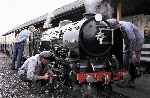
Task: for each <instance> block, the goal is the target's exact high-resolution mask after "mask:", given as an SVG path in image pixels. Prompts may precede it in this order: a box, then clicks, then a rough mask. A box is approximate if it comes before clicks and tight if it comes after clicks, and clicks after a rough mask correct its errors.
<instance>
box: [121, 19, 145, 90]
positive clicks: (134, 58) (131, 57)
mask: <svg viewBox="0 0 150 98" xmlns="http://www.w3.org/2000/svg"><path fill="white" fill-rule="evenodd" d="M119 24H120V25H121V30H122V31H123V32H124V33H123V34H124V37H125V38H124V41H125V55H124V57H123V58H124V64H125V65H126V66H129V74H130V77H131V78H130V80H129V86H130V87H134V82H135V79H136V77H137V73H136V66H137V65H139V64H140V56H141V49H142V46H143V43H144V33H143V32H140V31H139V30H138V28H137V27H136V26H135V25H134V24H132V23H131V22H126V21H120V22H119Z"/></svg>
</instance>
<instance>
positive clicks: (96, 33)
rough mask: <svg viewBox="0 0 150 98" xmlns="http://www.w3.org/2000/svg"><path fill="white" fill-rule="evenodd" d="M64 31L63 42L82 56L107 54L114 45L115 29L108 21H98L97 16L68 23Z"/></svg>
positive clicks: (73, 51) (72, 51) (74, 52)
mask: <svg viewBox="0 0 150 98" xmlns="http://www.w3.org/2000/svg"><path fill="white" fill-rule="evenodd" d="M68 29H69V30H68ZM62 32H63V44H64V45H65V46H66V47H68V48H69V49H70V52H71V53H73V54H76V55H78V56H80V57H81V55H82V56H90V57H100V56H105V55H107V54H108V53H109V52H110V50H111V48H112V45H113V29H111V28H110V26H109V24H108V23H107V22H106V21H96V19H95V17H91V18H90V19H83V20H81V21H79V22H76V23H72V24H69V25H66V26H64V28H63V29H62Z"/></svg>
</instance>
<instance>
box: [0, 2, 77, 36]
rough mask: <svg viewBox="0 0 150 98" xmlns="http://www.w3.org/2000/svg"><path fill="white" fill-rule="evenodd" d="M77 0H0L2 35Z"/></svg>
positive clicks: (0, 31)
mask: <svg viewBox="0 0 150 98" xmlns="http://www.w3.org/2000/svg"><path fill="white" fill-rule="evenodd" d="M73 1H76V0H0V13H1V14H0V35H2V34H4V33H6V32H8V31H9V30H11V29H13V28H15V27H17V26H19V25H21V24H23V23H25V22H27V21H30V20H31V19H34V18H37V17H39V16H41V15H44V14H46V13H48V12H52V11H53V10H55V9H57V8H59V7H61V6H63V5H65V4H68V3H70V2H73Z"/></svg>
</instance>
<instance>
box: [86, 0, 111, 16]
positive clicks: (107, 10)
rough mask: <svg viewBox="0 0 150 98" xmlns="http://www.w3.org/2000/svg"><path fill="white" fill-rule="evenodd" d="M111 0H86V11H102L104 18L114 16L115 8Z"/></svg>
mask: <svg viewBox="0 0 150 98" xmlns="http://www.w3.org/2000/svg"><path fill="white" fill-rule="evenodd" d="M110 3H111V1H110V0H85V9H86V13H94V14H96V13H100V14H102V15H103V17H104V18H106V19H107V18H112V14H113V8H112V7H111V5H110Z"/></svg>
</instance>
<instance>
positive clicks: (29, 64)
mask: <svg viewBox="0 0 150 98" xmlns="http://www.w3.org/2000/svg"><path fill="white" fill-rule="evenodd" d="M31 28H32V27H29V28H28V29H24V30H22V31H21V32H19V33H18V32H17V33H16V34H15V38H16V39H15V42H14V49H13V56H12V63H11V69H12V70H17V71H18V74H19V76H20V78H21V79H22V80H23V81H26V82H29V83H31V82H34V81H39V80H48V79H49V73H48V70H47V69H48V68H46V66H45V65H47V64H48V63H49V62H52V61H54V60H55V56H54V55H53V54H52V53H51V52H50V51H43V52H41V53H40V54H36V55H35V56H32V57H30V58H28V59H27V60H26V61H25V62H24V63H22V60H23V53H24V48H25V45H26V42H27V40H28V39H29V38H30V37H31V33H32V30H31Z"/></svg>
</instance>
